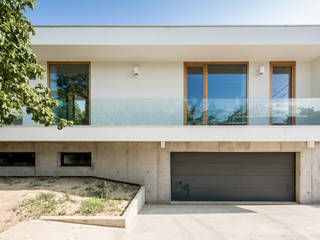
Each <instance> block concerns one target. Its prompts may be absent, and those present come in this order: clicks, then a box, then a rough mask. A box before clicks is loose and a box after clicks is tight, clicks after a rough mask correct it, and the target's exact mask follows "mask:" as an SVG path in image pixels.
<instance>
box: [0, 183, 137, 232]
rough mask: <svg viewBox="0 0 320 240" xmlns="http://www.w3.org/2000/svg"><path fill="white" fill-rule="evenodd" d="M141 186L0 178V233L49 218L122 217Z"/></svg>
mask: <svg viewBox="0 0 320 240" xmlns="http://www.w3.org/2000/svg"><path fill="white" fill-rule="evenodd" d="M138 188H139V187H138V186H136V185H131V184H124V183H118V182H112V181H105V180H101V179H96V178H54V177H35V178H16V177H15V178H13V177H10V178H3V177H0V206H1V208H0V216H1V217H0V232H2V231H4V230H6V229H8V228H9V227H11V226H13V225H15V224H17V223H18V222H21V221H24V220H28V219H37V218H39V217H40V216H42V215H46V216H57V215H58V216H63V215H68V216H76V215H87V216H90V215H95V216H120V215H122V214H123V212H124V211H125V209H126V207H127V206H128V204H129V203H130V201H131V199H132V198H133V197H134V196H135V194H136V192H137V191H138Z"/></svg>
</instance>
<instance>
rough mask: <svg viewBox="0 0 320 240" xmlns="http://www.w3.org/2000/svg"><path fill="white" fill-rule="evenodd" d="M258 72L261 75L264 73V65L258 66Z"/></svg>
mask: <svg viewBox="0 0 320 240" xmlns="http://www.w3.org/2000/svg"><path fill="white" fill-rule="evenodd" d="M259 74H260V75H263V74H264V66H260V67H259Z"/></svg>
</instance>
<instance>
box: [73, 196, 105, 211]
mask: <svg viewBox="0 0 320 240" xmlns="http://www.w3.org/2000/svg"><path fill="white" fill-rule="evenodd" d="M104 208H105V199H101V198H93V199H87V200H84V201H82V203H81V207H80V209H79V213H81V214H83V215H93V214H97V213H101V212H102V211H103V210H104Z"/></svg>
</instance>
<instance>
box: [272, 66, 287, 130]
mask: <svg viewBox="0 0 320 240" xmlns="http://www.w3.org/2000/svg"><path fill="white" fill-rule="evenodd" d="M290 98H292V67H291V66H273V67H272V124H279V125H287V124H291V123H292V117H291V115H292V111H291V110H292V108H291V100H290Z"/></svg>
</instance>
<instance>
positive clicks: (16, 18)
mask: <svg viewBox="0 0 320 240" xmlns="http://www.w3.org/2000/svg"><path fill="white" fill-rule="evenodd" d="M35 3H36V2H35V0H0V126H3V125H10V124H12V123H13V122H14V121H15V120H16V119H17V118H18V117H19V115H20V114H21V112H22V109H23V108H25V109H26V112H27V113H28V114H31V115H32V120H33V121H35V122H36V123H39V124H43V125H45V126H49V125H52V124H54V123H55V117H54V113H53V112H52V109H53V108H54V107H55V106H57V101H56V100H54V99H50V97H49V89H48V88H47V87H44V86H43V85H42V84H36V86H35V87H30V81H31V80H35V79H43V73H44V71H45V70H44V68H43V67H42V66H41V65H39V64H38V62H37V58H36V56H35V55H34V54H33V53H32V49H31V41H30V35H31V34H33V35H34V34H35V32H34V29H33V26H32V24H31V23H30V22H29V21H28V20H27V18H26V17H25V16H24V14H23V13H24V12H25V11H26V9H27V8H30V9H32V10H33V9H34V4H35ZM57 125H58V128H59V129H62V128H63V127H65V126H67V125H69V126H71V125H72V121H67V120H65V119H61V120H60V121H59V123H57Z"/></svg>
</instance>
